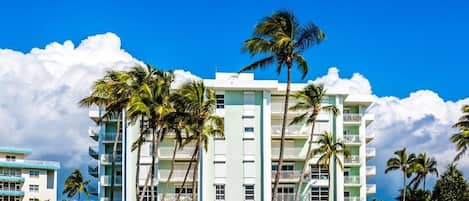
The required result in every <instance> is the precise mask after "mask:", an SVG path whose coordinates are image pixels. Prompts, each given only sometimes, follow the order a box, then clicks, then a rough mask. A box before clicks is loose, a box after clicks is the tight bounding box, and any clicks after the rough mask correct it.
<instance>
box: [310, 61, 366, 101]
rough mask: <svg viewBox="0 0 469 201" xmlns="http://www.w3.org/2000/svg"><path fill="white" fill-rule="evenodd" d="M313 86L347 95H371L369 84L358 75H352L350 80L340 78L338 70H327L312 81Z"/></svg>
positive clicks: (334, 68) (333, 68) (332, 68)
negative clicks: (321, 85)
mask: <svg viewBox="0 0 469 201" xmlns="http://www.w3.org/2000/svg"><path fill="white" fill-rule="evenodd" d="M312 82H313V83H315V84H323V85H324V87H325V88H326V89H328V88H334V89H336V90H338V91H340V92H343V93H349V94H371V85H370V82H369V81H368V80H367V79H366V78H365V77H363V75H361V74H360V73H354V74H353V76H352V77H351V78H350V79H347V78H340V77H339V69H337V68H336V67H331V68H329V71H328V72H327V74H326V75H324V76H322V77H319V78H317V79H316V80H314V81H312Z"/></svg>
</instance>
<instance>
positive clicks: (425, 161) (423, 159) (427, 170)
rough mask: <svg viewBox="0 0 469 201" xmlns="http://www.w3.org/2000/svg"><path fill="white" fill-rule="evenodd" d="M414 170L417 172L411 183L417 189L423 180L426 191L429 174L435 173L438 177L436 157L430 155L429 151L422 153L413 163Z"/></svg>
mask: <svg viewBox="0 0 469 201" xmlns="http://www.w3.org/2000/svg"><path fill="white" fill-rule="evenodd" d="M412 169H413V172H414V173H416V175H415V177H414V178H413V179H412V181H411V182H410V184H411V185H412V184H413V185H414V189H417V187H418V186H419V184H420V182H422V181H423V190H424V192H426V190H427V189H426V180H427V175H428V174H434V175H436V176H437V177H438V169H437V162H436V160H435V158H434V157H428V156H427V153H421V154H419V155H417V157H416V158H415V161H414V164H413V165H412Z"/></svg>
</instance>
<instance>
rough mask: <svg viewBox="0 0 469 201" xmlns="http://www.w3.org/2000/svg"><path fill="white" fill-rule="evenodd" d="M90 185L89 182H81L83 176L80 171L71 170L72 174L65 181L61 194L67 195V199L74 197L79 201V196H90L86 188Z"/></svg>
mask: <svg viewBox="0 0 469 201" xmlns="http://www.w3.org/2000/svg"><path fill="white" fill-rule="evenodd" d="M89 183H90V180H86V181H84V180H83V176H82V174H81V172H80V170H78V169H75V170H73V172H72V174H70V176H68V177H67V179H65V184H64V190H63V192H62V194H67V197H68V198H69V199H70V198H73V197H75V195H77V196H78V201H80V194H81V193H85V195H86V197H87V198H88V197H89V196H90V193H89V192H88V189H87V188H86V186H87V185H88V184H89Z"/></svg>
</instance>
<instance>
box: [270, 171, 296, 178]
mask: <svg viewBox="0 0 469 201" xmlns="http://www.w3.org/2000/svg"><path fill="white" fill-rule="evenodd" d="M275 174H277V171H275V170H272V179H275ZM300 175H301V170H282V171H280V179H298V178H300Z"/></svg>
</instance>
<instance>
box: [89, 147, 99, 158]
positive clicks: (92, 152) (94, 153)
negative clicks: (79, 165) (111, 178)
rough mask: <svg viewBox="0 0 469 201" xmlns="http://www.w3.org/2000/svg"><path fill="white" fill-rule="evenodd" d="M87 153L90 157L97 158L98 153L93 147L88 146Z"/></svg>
mask: <svg viewBox="0 0 469 201" xmlns="http://www.w3.org/2000/svg"><path fill="white" fill-rule="evenodd" d="M88 155H90V156H91V158H94V159H96V160H97V159H98V155H99V154H98V152H97V151H95V150H94V149H93V148H91V147H89V148H88Z"/></svg>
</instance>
